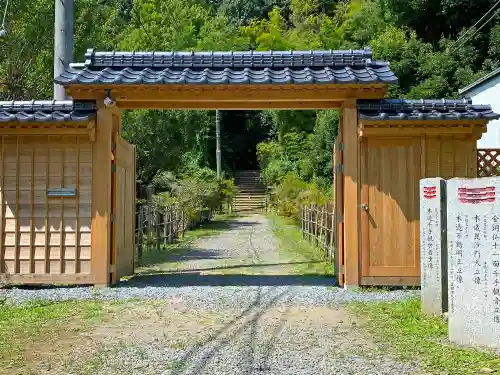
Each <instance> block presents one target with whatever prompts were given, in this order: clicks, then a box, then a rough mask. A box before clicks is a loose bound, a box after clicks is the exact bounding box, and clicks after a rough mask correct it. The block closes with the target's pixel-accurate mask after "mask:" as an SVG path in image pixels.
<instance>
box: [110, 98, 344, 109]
mask: <svg viewBox="0 0 500 375" xmlns="http://www.w3.org/2000/svg"><path fill="white" fill-rule="evenodd" d="M117 106H118V107H119V108H121V109H180V110H202V109H206V110H215V109H220V110H264V109H332V108H340V107H341V106H342V102H341V101H304V102H299V101H271V102H264V101H262V102H260V101H259V102H257V101H253V102H252V101H240V102H237V101H183V102H181V101H159V100H154V101H153V100H152V101H130V100H118V101H117Z"/></svg>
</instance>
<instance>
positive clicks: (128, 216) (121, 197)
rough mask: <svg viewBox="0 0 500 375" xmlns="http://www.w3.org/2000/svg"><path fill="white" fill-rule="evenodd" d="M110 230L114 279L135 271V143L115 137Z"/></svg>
mask: <svg viewBox="0 0 500 375" xmlns="http://www.w3.org/2000/svg"><path fill="white" fill-rule="evenodd" d="M115 164H116V172H115V181H116V182H115V188H114V215H113V233H114V247H113V251H114V254H115V257H114V259H115V264H116V278H117V279H119V278H120V277H123V276H126V275H130V274H132V273H133V272H134V251H135V146H133V145H131V144H129V143H128V142H127V141H125V140H124V139H123V138H121V137H119V136H118V137H117V138H116V150H115Z"/></svg>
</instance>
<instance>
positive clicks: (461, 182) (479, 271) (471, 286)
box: [446, 177, 500, 348]
mask: <svg viewBox="0 0 500 375" xmlns="http://www.w3.org/2000/svg"><path fill="white" fill-rule="evenodd" d="M446 190H447V193H446V196H447V211H448V215H447V216H448V217H447V229H448V298H449V300H448V308H449V312H448V332H449V338H450V341H453V342H455V343H457V344H461V345H477V346H490V347H494V348H500V177H487V178H476V179H458V178H456V179H451V180H449V181H448V182H447V189H446Z"/></svg>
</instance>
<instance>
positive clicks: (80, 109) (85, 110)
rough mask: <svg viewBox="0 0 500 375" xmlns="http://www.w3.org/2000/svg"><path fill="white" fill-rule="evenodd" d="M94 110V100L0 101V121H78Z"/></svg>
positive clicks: (92, 113)
mask: <svg viewBox="0 0 500 375" xmlns="http://www.w3.org/2000/svg"><path fill="white" fill-rule="evenodd" d="M95 112H96V105H95V103H94V102H73V101H71V100H61V101H57V100H32V101H0V122H11V121H15V122H67V121H78V122H80V121H88V120H90V119H91V118H92V117H93V116H94V115H95Z"/></svg>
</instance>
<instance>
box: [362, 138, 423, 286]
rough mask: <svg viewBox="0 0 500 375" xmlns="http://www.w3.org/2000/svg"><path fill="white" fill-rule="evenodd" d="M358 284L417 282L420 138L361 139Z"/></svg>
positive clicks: (404, 283) (418, 268)
mask: <svg viewBox="0 0 500 375" xmlns="http://www.w3.org/2000/svg"><path fill="white" fill-rule="evenodd" d="M361 151H362V153H361V184H362V185H361V207H360V208H361V217H360V219H361V284H363V285H415V284H418V283H419V282H420V279H419V277H420V249H419V246H420V232H419V230H420V229H419V202H418V189H419V179H420V177H421V166H420V165H421V162H420V158H421V146H420V139H418V138H417V139H415V138H392V139H388V138H383V139H382V138H380V139H376V138H375V139H370V138H364V139H363V141H362V142H361Z"/></svg>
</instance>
